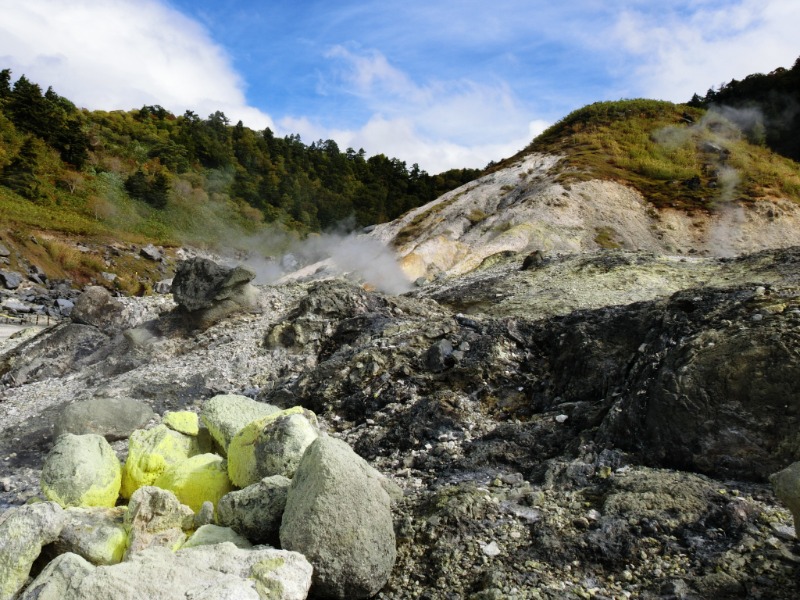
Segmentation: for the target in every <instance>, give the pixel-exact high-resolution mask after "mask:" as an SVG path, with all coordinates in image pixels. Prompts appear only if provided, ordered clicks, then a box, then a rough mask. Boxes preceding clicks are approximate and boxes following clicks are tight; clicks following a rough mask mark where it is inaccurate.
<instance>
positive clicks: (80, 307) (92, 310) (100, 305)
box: [70, 285, 124, 332]
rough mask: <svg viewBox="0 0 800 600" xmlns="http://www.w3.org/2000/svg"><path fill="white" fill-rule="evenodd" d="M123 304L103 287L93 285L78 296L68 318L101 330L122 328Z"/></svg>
mask: <svg viewBox="0 0 800 600" xmlns="http://www.w3.org/2000/svg"><path fill="white" fill-rule="evenodd" d="M123 312H124V306H123V305H122V303H121V302H120V301H119V300H117V299H116V298H114V297H113V296H112V295H111V293H110V292H109V291H108V290H107V289H106V288H104V287H100V286H99V285H93V286H89V287H87V288H86V290H85V291H84V292H83V293H82V294H81V295H80V296H78V299H77V300H76V301H75V306H74V307H73V308H72V312H71V313H70V318H71V319H72V321H73V322H75V323H82V324H83V325H91V326H93V327H97V328H98V329H100V330H101V331H112V332H113V331H118V330H120V329H121V328H123V324H122V320H123Z"/></svg>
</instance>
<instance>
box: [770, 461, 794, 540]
mask: <svg viewBox="0 0 800 600" xmlns="http://www.w3.org/2000/svg"><path fill="white" fill-rule="evenodd" d="M769 481H770V483H771V484H772V489H773V490H774V491H775V495H776V496H777V497H778V500H780V501H781V502H783V503H784V504H785V505H786V507H787V508H788V509H789V511H790V512H791V513H792V517H793V518H794V530H795V535H800V462H796V463H792V464H791V465H789V466H788V467H786V468H785V469H783V470H782V471H778V472H777V473H773V474H772V475H770V478H769Z"/></svg>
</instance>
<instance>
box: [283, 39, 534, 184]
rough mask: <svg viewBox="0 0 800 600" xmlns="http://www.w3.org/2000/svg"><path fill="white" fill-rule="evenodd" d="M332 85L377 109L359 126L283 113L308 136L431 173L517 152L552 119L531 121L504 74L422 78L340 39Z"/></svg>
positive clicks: (326, 84) (327, 83)
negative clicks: (477, 78) (490, 78)
mask: <svg viewBox="0 0 800 600" xmlns="http://www.w3.org/2000/svg"><path fill="white" fill-rule="evenodd" d="M326 57H327V58H329V59H331V60H333V61H334V65H333V67H334V68H333V76H332V78H329V79H327V80H324V81H323V82H322V85H323V88H324V89H325V90H326V91H328V92H335V93H338V94H345V95H349V96H350V97H352V98H354V100H353V101H356V102H359V103H362V104H363V105H364V106H365V107H366V108H367V110H368V111H370V113H371V116H370V117H369V119H368V120H367V121H366V122H365V123H363V124H362V125H361V126H359V127H357V128H351V129H342V128H336V126H335V125H334V126H332V127H331V126H326V125H324V124H321V123H317V122H313V121H310V120H309V119H306V118H295V119H284V120H282V121H281V123H280V124H281V126H282V127H283V128H293V130H294V131H297V132H299V133H300V135H301V136H302V137H303V139H319V138H332V139H334V140H336V141H337V143H338V144H339V145H340V147H342V148H346V147H348V146H350V147H353V148H364V149H365V151H366V152H367V154H376V153H379V152H381V153H383V154H386V155H388V156H394V157H397V158H399V159H401V160H404V161H406V163H408V164H409V165H410V164H412V163H414V162H416V163H419V164H420V166H421V167H422V168H424V169H426V170H428V171H430V172H432V173H438V172H441V171H444V170H447V169H452V168H461V167H483V166H485V165H486V164H487V163H488V162H489V161H491V160H498V159H500V158H503V157H506V156H509V155H511V154H514V153H515V152H517V151H518V150H520V149H522V148H523V147H524V146H525V145H527V144H528V143H529V142H530V141H531V139H532V138H533V137H534V136H535V135H537V134H538V133H540V132H541V131H542V130H543V129H544V128H545V127H546V126H547V123H545V122H544V121H541V120H535V121H531V120H530V118H529V116H528V114H527V112H526V111H525V110H524V109H523V108H522V107H521V105H520V102H519V101H518V100H517V99H516V98H515V96H514V94H513V92H512V90H511V88H510V86H509V85H508V84H506V83H505V82H503V81H500V80H498V81H495V82H493V85H486V84H479V83H477V82H474V81H470V80H466V79H461V80H455V81H452V80H451V81H448V80H435V81H429V82H425V83H424V84H420V83H417V82H415V81H414V80H413V79H412V78H411V77H410V76H409V75H408V74H406V73H405V72H403V71H401V70H400V69H398V68H396V67H395V66H393V65H392V64H391V63H390V62H389V60H388V59H387V58H386V57H385V56H384V55H383V54H382V53H380V52H378V51H377V50H374V49H369V50H360V51H357V50H353V49H351V48H347V47H345V46H335V47H333V48H332V49H331V50H330V51H329V52H328V53H327V54H326Z"/></svg>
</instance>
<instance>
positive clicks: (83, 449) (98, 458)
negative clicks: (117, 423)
mask: <svg viewBox="0 0 800 600" xmlns="http://www.w3.org/2000/svg"><path fill="white" fill-rule="evenodd" d="M41 481H42V492H44V495H45V497H47V499H48V500H52V501H54V502H58V503H59V504H60V505H61V506H63V507H65V508H66V507H67V506H107V507H111V506H114V504H116V502H117V498H118V497H119V488H120V484H121V483H122V468H121V467H120V463H119V459H118V458H117V455H116V454H115V453H114V449H113V448H112V447H111V446H110V445H109V443H108V442H107V441H106V439H105V438H104V437H102V436H99V435H96V434H93V433H89V434H85V435H74V434H71V433H66V434H64V435H62V436H61V437H59V438H58V439H57V440H56V443H55V446H53V449H52V450H51V451H50V453H49V454H48V455H47V458H46V459H45V461H44V466H43V467H42V479H41Z"/></svg>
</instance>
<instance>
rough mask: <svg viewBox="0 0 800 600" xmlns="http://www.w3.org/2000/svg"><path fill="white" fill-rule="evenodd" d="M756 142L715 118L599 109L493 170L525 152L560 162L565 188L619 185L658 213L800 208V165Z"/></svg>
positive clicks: (658, 107)
mask: <svg viewBox="0 0 800 600" xmlns="http://www.w3.org/2000/svg"><path fill="white" fill-rule="evenodd" d="M757 142H758V140H754V139H748V137H747V135H746V132H743V131H742V130H741V128H740V127H738V126H737V124H736V123H734V122H733V121H731V120H730V119H729V118H728V117H727V116H726V115H725V114H723V113H719V112H716V111H713V110H708V111H706V110H704V109H701V108H697V107H691V106H688V105H678V104H672V103H670V102H662V101H656V100H641V99H638V100H622V101H618V102H597V103H595V104H591V105H589V106H586V107H584V108H581V109H579V110H577V111H575V112H573V113H571V114H569V115H567V116H566V117H565V118H564V119H562V120H561V121H559V122H558V123H556V124H554V125H553V126H552V127H550V128H549V129H547V130H546V131H545V132H544V133H542V134H541V135H540V136H539V137H537V138H536V139H535V140H534V141H533V142H532V143H531V144H530V145H529V146H528V147H527V148H526V149H525V150H523V151H522V152H520V153H519V154H518V155H517V156H516V157H513V158H512V159H508V161H504V163H501V164H500V165H497V166H496V167H495V168H500V167H502V166H503V165H505V164H507V163H508V162H509V161H511V160H515V159H517V158H519V157H520V156H522V155H524V154H527V153H530V152H547V153H555V154H563V155H564V157H565V158H564V161H563V165H562V166H563V167H565V169H564V172H563V173H562V175H561V177H560V179H561V181H562V183H564V184H569V183H570V182H575V181H585V180H589V179H607V180H613V181H619V182H621V183H623V184H627V185H630V186H632V187H634V188H636V189H638V190H639V191H640V192H642V194H643V195H644V196H645V198H647V200H649V201H650V202H652V203H653V204H654V205H655V206H656V207H658V208H665V207H673V208H679V209H683V210H698V209H699V210H710V209H712V208H713V207H714V205H715V204H716V203H718V202H722V201H729V200H740V201H749V200H753V199H755V198H761V197H786V198H790V199H792V200H795V201H800V169H798V166H797V164H796V163H794V162H793V161H791V160H788V159H785V158H783V157H780V156H777V155H775V154H774V153H772V152H771V151H770V150H769V149H768V148H765V147H764V146H762V145H759V144H758V143H757Z"/></svg>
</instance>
